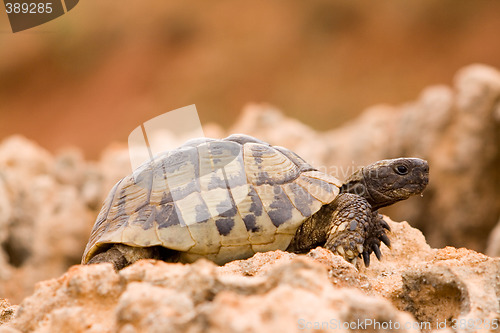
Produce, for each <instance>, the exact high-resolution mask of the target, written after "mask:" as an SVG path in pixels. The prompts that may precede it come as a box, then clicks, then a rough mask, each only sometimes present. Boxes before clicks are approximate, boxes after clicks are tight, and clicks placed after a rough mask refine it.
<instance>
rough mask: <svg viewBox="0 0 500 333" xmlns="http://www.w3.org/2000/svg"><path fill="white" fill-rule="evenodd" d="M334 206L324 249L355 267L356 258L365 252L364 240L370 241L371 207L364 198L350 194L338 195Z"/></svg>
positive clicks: (371, 233)
mask: <svg viewBox="0 0 500 333" xmlns="http://www.w3.org/2000/svg"><path fill="white" fill-rule="evenodd" d="M334 204H336V209H335V213H334V214H333V220H332V222H331V227H330V229H329V231H328V234H327V240H326V243H325V248H327V249H329V250H330V251H332V252H333V253H335V254H339V255H341V256H342V257H344V259H346V260H347V261H349V262H350V263H352V264H353V265H356V263H357V259H358V257H360V256H361V254H362V253H364V252H365V251H366V250H365V244H366V240H367V239H372V235H373V230H372V228H373V227H372V224H373V223H374V222H372V221H373V217H374V214H373V212H372V207H371V205H370V204H369V203H368V201H367V200H366V199H365V198H363V197H361V196H359V195H356V194H352V193H342V194H340V195H339V196H338V197H337V198H336V199H335V202H334ZM375 215H376V216H377V214H375ZM370 244H371V243H370ZM368 251H369V253H371V251H373V250H370V249H368ZM368 255H369V254H368Z"/></svg>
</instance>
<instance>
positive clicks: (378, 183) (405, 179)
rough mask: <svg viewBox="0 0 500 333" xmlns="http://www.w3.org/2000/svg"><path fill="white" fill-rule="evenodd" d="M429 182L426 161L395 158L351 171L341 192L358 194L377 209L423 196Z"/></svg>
mask: <svg viewBox="0 0 500 333" xmlns="http://www.w3.org/2000/svg"><path fill="white" fill-rule="evenodd" d="M428 183H429V165H428V164H427V161H425V160H422V159H420V158H396V159H392V160H382V161H378V162H375V163H373V164H370V165H369V166H366V167H364V168H362V169H360V170H358V171H356V172H354V173H353V174H352V175H351V176H350V177H349V178H348V179H347V180H346V181H345V183H344V185H343V186H342V188H341V190H340V192H341V193H354V194H358V195H360V196H362V197H364V198H365V199H366V200H368V202H369V203H370V204H371V205H372V207H373V208H374V209H378V208H381V207H385V206H388V205H391V204H393V203H395V202H398V201H401V200H405V199H408V198H409V197H410V196H412V195H415V194H420V193H422V191H423V190H424V189H425V187H426V186H427V184H428Z"/></svg>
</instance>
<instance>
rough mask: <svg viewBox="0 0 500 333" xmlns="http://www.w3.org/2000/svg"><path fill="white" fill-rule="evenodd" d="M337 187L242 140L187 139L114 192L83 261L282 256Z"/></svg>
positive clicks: (288, 158)
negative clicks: (130, 252) (112, 253)
mask: <svg viewBox="0 0 500 333" xmlns="http://www.w3.org/2000/svg"><path fill="white" fill-rule="evenodd" d="M340 186H341V183H340V181H339V180H337V179H336V178H334V177H331V176H329V175H327V174H324V173H322V172H319V171H317V170H316V169H314V168H313V167H312V166H311V165H309V164H308V163H306V162H305V161H304V160H303V159H302V158H300V157H299V156H298V155H297V154H295V153H293V152H292V151H290V150H288V149H286V148H283V147H278V146H271V145H270V144H268V143H266V142H263V141H261V140H258V139H256V138H253V137H250V136H247V135H231V136H229V137H227V138H225V139H222V140H214V139H195V140H191V141H188V142H186V143H185V144H184V145H182V146H180V147H179V148H177V149H175V150H172V151H168V152H165V153H162V154H160V155H158V156H156V157H155V158H153V159H152V160H151V161H149V162H147V163H145V164H143V165H142V166H141V167H139V168H138V169H136V170H135V171H134V172H133V173H132V174H131V175H129V176H127V177H125V178H123V179H122V180H120V181H119V182H118V183H117V184H116V185H115V186H114V187H113V189H112V190H111V192H110V193H109V195H108V197H107V198H106V200H105V202H104V204H103V206H102V209H101V212H100V214H99V216H98V217H97V220H96V222H95V225H94V228H93V230H92V233H91V236H90V240H89V242H88V244H87V247H86V249H85V252H84V254H83V258H82V263H87V262H88V261H89V260H90V259H91V258H92V257H93V256H94V255H96V254H97V253H99V252H101V251H103V250H106V249H107V248H109V246H111V244H114V243H121V244H126V245H129V246H137V247H148V246H163V247H165V248H168V249H172V250H176V251H180V252H181V255H180V261H181V262H193V261H194V260H196V259H197V258H199V257H205V258H207V259H210V260H212V261H214V262H216V263H218V264H224V263H226V262H228V261H231V260H235V259H243V258H248V257H250V256H252V255H253V254H254V253H256V252H265V251H272V250H277V249H281V250H285V249H286V248H287V247H288V245H289V243H290V241H291V239H292V238H293V235H294V234H295V231H296V230H297V228H298V227H299V226H300V225H301V224H302V223H303V222H304V221H305V220H306V219H307V218H308V217H310V216H311V215H313V214H314V213H316V212H317V211H318V210H319V209H320V208H321V206H322V205H324V204H327V203H330V202H331V201H333V199H335V197H336V196H337V195H338V193H339V188H340Z"/></svg>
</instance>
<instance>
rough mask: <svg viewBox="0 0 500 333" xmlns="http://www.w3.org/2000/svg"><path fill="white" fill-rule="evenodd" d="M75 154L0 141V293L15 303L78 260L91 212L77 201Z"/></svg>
mask: <svg viewBox="0 0 500 333" xmlns="http://www.w3.org/2000/svg"><path fill="white" fill-rule="evenodd" d="M86 168H87V166H86V164H85V162H84V161H83V157H82V155H81V153H79V152H78V151H71V152H70V153H62V154H61V155H57V156H55V157H54V156H52V155H51V154H50V153H48V152H47V151H45V150H44V149H42V148H40V147H38V146H37V145H36V144H34V143H32V142H31V141H28V140H26V139H24V138H21V137H12V138H10V139H8V140H5V141H4V142H2V143H1V144H0V170H1V172H0V295H1V296H2V297H7V298H9V299H10V300H11V301H14V302H19V301H20V300H21V299H22V298H23V297H25V296H26V295H27V294H28V293H31V292H32V290H33V285H34V284H35V283H36V282H38V281H40V280H44V279H48V278H51V277H54V276H57V275H59V274H62V273H63V272H65V271H66V270H67V269H68V266H69V265H71V264H76V263H78V262H79V261H80V257H81V252H82V248H83V247H84V246H85V244H86V242H87V239H88V233H89V232H90V229H91V227H92V223H93V220H94V215H95V212H93V210H92V208H91V207H89V206H88V201H87V200H82V192H81V190H82V188H83V187H84V182H85V181H86V179H85V169H86Z"/></svg>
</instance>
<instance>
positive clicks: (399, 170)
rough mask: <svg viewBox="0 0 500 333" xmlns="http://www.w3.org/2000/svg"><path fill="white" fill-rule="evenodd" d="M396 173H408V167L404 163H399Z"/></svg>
mask: <svg viewBox="0 0 500 333" xmlns="http://www.w3.org/2000/svg"><path fill="white" fill-rule="evenodd" d="M396 173H397V174H398V175H406V174H407V173H408V168H407V167H405V166H404V165H398V166H397V167H396Z"/></svg>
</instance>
